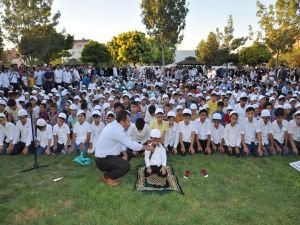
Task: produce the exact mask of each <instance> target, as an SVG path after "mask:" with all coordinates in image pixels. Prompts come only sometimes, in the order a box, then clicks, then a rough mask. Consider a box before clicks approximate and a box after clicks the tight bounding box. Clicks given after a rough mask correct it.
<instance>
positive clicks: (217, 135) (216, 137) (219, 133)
mask: <svg viewBox="0 0 300 225" xmlns="http://www.w3.org/2000/svg"><path fill="white" fill-rule="evenodd" d="M210 131H211V141H212V142H213V143H214V144H220V143H221V141H222V139H224V131H225V128H224V126H223V125H222V124H219V127H218V129H217V128H216V127H215V126H214V124H211V128H210Z"/></svg>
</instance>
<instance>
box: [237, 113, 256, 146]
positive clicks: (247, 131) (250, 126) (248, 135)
mask: <svg viewBox="0 0 300 225" xmlns="http://www.w3.org/2000/svg"><path fill="white" fill-rule="evenodd" d="M240 126H241V129H242V134H244V137H245V143H246V144H251V142H254V143H257V139H256V133H259V132H261V130H260V126H259V123H258V121H257V120H256V119H253V121H252V122H251V123H250V122H249V120H248V118H246V119H245V120H244V121H242V123H241V124H240Z"/></svg>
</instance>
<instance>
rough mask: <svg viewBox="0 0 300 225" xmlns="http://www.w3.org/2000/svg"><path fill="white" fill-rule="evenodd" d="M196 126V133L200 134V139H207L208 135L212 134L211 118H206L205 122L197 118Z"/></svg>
mask: <svg viewBox="0 0 300 225" xmlns="http://www.w3.org/2000/svg"><path fill="white" fill-rule="evenodd" d="M194 126H195V129H196V134H197V135H198V139H200V140H207V138H208V135H210V134H211V131H210V129H211V122H210V120H209V119H206V120H205V121H204V123H202V122H201V121H200V119H197V120H195V122H194Z"/></svg>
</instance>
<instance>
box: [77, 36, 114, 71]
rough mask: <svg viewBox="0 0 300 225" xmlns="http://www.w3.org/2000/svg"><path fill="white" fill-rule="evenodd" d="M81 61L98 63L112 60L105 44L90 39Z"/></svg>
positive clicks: (82, 53)
mask: <svg viewBox="0 0 300 225" xmlns="http://www.w3.org/2000/svg"><path fill="white" fill-rule="evenodd" d="M81 61H82V62H84V63H93V64H95V65H98V64H99V63H108V62H110V61H111V55H110V52H109V51H108V48H107V46H106V45H105V44H102V43H99V42H97V41H89V43H88V44H87V45H85V46H84V48H83V50H82V52H81Z"/></svg>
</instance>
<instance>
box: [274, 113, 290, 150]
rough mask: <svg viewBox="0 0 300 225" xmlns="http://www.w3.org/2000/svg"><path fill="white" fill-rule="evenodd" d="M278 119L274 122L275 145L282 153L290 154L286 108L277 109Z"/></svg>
mask: <svg viewBox="0 0 300 225" xmlns="http://www.w3.org/2000/svg"><path fill="white" fill-rule="evenodd" d="M275 116H276V120H275V121H273V123H272V136H273V139H274V143H273V144H274V147H275V150H276V152H277V153H281V155H287V154H288V121H286V120H284V119H283V118H284V109H283V108H282V107H279V108H277V109H276V110H275Z"/></svg>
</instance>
